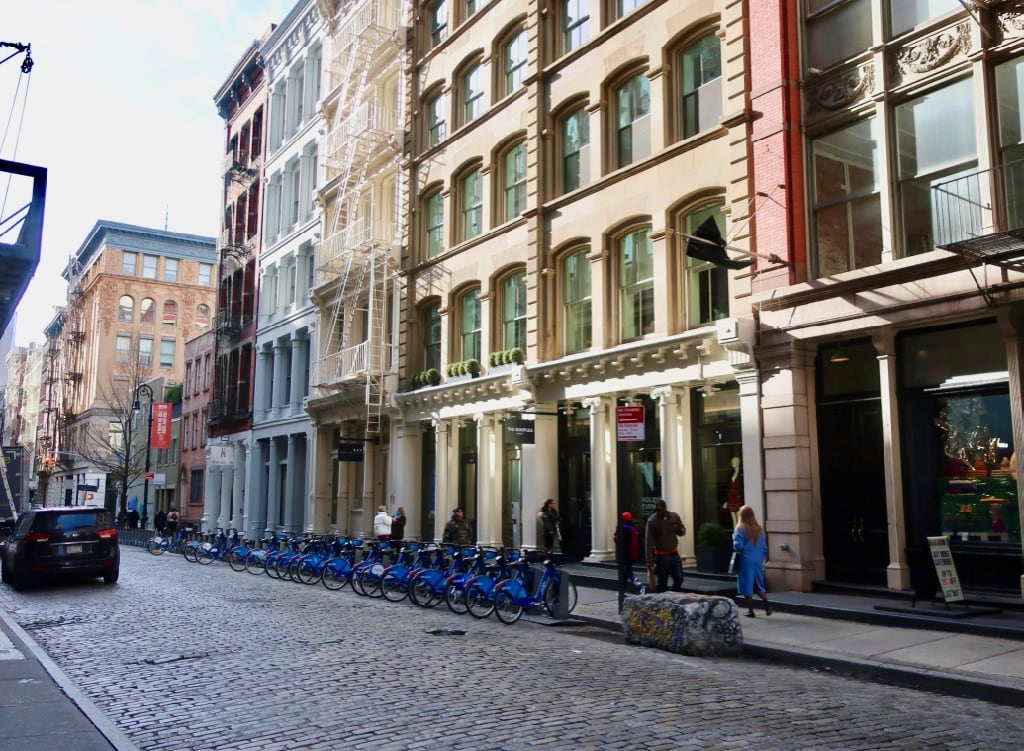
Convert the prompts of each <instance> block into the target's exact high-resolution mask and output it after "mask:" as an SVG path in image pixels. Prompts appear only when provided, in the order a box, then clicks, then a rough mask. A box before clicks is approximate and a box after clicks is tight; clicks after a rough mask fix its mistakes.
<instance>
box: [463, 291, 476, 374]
mask: <svg viewBox="0 0 1024 751" xmlns="http://www.w3.org/2000/svg"><path fill="white" fill-rule="evenodd" d="M459 325H460V326H461V328H462V331H461V343H462V353H461V354H462V359H463V360H479V359H480V292H479V290H473V291H472V292H467V293H466V294H465V295H463V296H462V309H461V310H460V311H459Z"/></svg>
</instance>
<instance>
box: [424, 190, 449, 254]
mask: <svg viewBox="0 0 1024 751" xmlns="http://www.w3.org/2000/svg"><path fill="white" fill-rule="evenodd" d="M423 204H424V208H425V209H426V211H425V212H424V217H425V219H424V225H425V226H424V229H425V230H426V233H427V258H433V257H434V256H436V255H438V254H439V253H441V251H443V250H444V197H443V196H442V195H441V189H440V188H438V189H437V190H435V191H434V192H432V193H430V194H429V195H428V196H427V197H426V198H424V199H423Z"/></svg>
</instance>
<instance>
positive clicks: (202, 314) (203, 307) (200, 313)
mask: <svg viewBox="0 0 1024 751" xmlns="http://www.w3.org/2000/svg"><path fill="white" fill-rule="evenodd" d="M196 328H197V329H201V330H202V331H205V330H206V329H208V328H210V306H209V305H207V304H205V303H200V304H199V305H198V306H197V307H196Z"/></svg>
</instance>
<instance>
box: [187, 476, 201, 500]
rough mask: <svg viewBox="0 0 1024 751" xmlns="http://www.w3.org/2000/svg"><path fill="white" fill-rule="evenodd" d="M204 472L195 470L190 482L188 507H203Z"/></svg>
mask: <svg viewBox="0 0 1024 751" xmlns="http://www.w3.org/2000/svg"><path fill="white" fill-rule="evenodd" d="M203 476H204V473H203V470H201V469H193V470H192V472H191V474H190V476H189V481H188V505H189V506H202V505H203Z"/></svg>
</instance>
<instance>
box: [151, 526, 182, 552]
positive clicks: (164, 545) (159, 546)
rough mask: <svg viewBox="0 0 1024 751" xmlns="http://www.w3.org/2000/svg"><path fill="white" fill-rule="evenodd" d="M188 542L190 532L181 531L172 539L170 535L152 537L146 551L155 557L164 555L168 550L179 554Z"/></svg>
mask: <svg viewBox="0 0 1024 751" xmlns="http://www.w3.org/2000/svg"><path fill="white" fill-rule="evenodd" d="M187 540H188V531H187V530H184V529H179V530H178V532H177V534H175V535H174V537H171V536H170V535H166V536H163V537H160V536H155V537H150V538H149V541H148V542H147V543H146V550H148V551H149V552H150V553H152V554H153V555H163V554H164V553H166V552H167V551H168V550H170V551H171V552H172V553H179V552H181V546H182V545H184V544H185V542H186V541H187Z"/></svg>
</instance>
